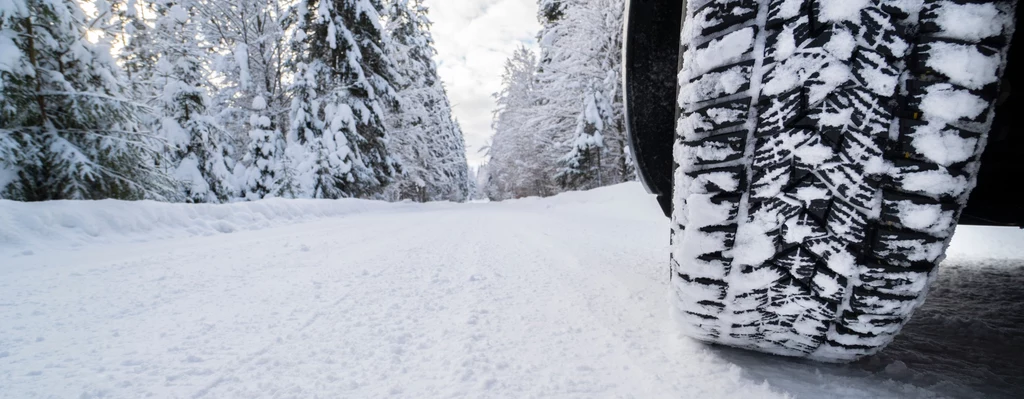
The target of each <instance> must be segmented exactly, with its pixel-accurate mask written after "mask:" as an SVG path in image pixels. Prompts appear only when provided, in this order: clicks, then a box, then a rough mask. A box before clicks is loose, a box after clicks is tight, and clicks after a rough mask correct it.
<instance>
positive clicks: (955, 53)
mask: <svg viewBox="0 0 1024 399" xmlns="http://www.w3.org/2000/svg"><path fill="white" fill-rule="evenodd" d="M928 55H929V57H928V60H927V61H926V64H927V65H928V67H929V68H932V69H934V70H936V71H938V72H940V73H942V74H943V75H946V76H947V77H949V79H950V81H951V82H953V83H954V84H958V85H961V86H964V87H967V88H969V89H981V88H983V87H985V85H988V84H991V83H995V82H997V81H998V80H999V78H998V77H997V76H996V72H997V71H998V70H999V66H1000V65H1001V64H1002V62H1003V60H1002V57H1001V56H1000V53H996V52H992V53H991V54H988V55H986V54H983V53H982V52H981V51H979V50H978V47H977V46H974V45H963V44H957V43H942V42H937V43H932V44H930V45H929V49H928Z"/></svg>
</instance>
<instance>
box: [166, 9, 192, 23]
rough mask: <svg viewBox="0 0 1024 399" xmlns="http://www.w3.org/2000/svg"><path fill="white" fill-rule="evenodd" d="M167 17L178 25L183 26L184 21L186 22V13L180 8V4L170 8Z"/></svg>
mask: <svg viewBox="0 0 1024 399" xmlns="http://www.w3.org/2000/svg"><path fill="white" fill-rule="evenodd" d="M167 15H168V16H170V17H171V20H173V21H174V22H177V23H179V24H183V23H185V22H186V21H188V11H185V8H184V7H182V6H181V5H180V4H175V5H173V6H171V9H170V11H168V12H167Z"/></svg>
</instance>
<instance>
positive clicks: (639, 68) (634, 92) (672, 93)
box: [622, 0, 686, 216]
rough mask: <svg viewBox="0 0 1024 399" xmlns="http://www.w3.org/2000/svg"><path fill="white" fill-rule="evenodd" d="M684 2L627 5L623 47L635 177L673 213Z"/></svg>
mask: <svg viewBox="0 0 1024 399" xmlns="http://www.w3.org/2000/svg"><path fill="white" fill-rule="evenodd" d="M685 5H686V2H685V1H680V0H627V3H626V27H625V42H624V45H623V62H622V65H623V85H624V89H625V108H626V130H627V132H628V134H627V137H628V138H629V145H630V150H631V152H632V154H633V159H634V160H635V162H636V167H637V174H638V175H639V177H640V180H641V181H642V182H643V183H644V186H645V187H646V188H647V191H649V192H651V193H652V194H656V195H657V196H658V202H659V204H661V208H662V210H664V211H665V215H666V216H668V215H669V214H670V213H671V206H672V205H671V202H672V200H671V198H672V171H673V169H674V168H673V160H672V146H673V143H674V140H675V120H676V112H677V108H678V107H676V101H675V100H676V98H675V97H676V86H677V85H676V74H677V73H678V67H679V64H678V59H679V28H680V26H681V23H682V18H683V9H684V7H685Z"/></svg>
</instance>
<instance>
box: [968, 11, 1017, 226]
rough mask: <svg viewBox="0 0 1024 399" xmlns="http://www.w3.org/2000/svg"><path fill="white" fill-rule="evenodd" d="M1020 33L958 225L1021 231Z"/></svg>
mask: <svg viewBox="0 0 1024 399" xmlns="http://www.w3.org/2000/svg"><path fill="white" fill-rule="evenodd" d="M1021 9H1024V7H1021V6H1019V5H1018V6H1017V15H1016V19H1017V21H1020V20H1021V19H1020V16H1021ZM1021 31H1022V29H1017V31H1016V32H1015V33H1014V34H1013V40H1012V41H1011V43H1010V44H1011V46H1012V47H1010V52H1009V56H1008V57H1007V61H1008V62H1007V64H1006V69H1005V72H1004V75H1003V81H1002V87H1001V93H1000V99H999V102H997V103H996V117H995V120H994V121H993V124H992V130H991V131H990V132H989V138H988V145H987V146H986V147H985V152H984V153H983V154H982V155H981V169H980V170H979V171H978V185H977V186H976V187H975V188H974V190H973V191H971V196H970V198H969V199H968V201H967V207H966V208H964V211H963V214H962V215H961V216H960V224H976V225H991V226H1018V227H1024V203H1022V201H1021V198H1020V196H1018V195H1015V194H1014V193H1016V192H1017V188H1016V187H1013V186H1014V185H1015V184H1017V182H1020V181H1022V180H1024V159H1021V157H1024V134H1022V133H1021V132H1020V128H1019V127H1018V126H1016V123H1015V122H1016V118H1017V115H1016V113H1017V112H1019V110H1020V109H1021V103H1020V102H1021V92H1022V91H1024V75H1022V74H1021V73H1020V70H1021V69H1022V68H1024V64H1021V56H1022V54H1021V44H1022V42H1021V40H1022V38H1021Z"/></svg>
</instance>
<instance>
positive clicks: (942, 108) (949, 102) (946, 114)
mask: <svg viewBox="0 0 1024 399" xmlns="http://www.w3.org/2000/svg"><path fill="white" fill-rule="evenodd" d="M927 90H928V92H927V93H925V95H924V98H923V99H922V100H921V111H924V119H925V120H939V121H955V120H957V119H962V118H967V119H973V118H977V117H978V115H981V113H982V112H984V111H985V110H986V109H988V104H987V103H985V100H983V99H982V98H981V97H978V96H976V95H974V94H971V93H970V92H968V91H967V90H959V89H956V88H954V87H953V85H949V84H937V85H934V86H929V87H928V89H927Z"/></svg>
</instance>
